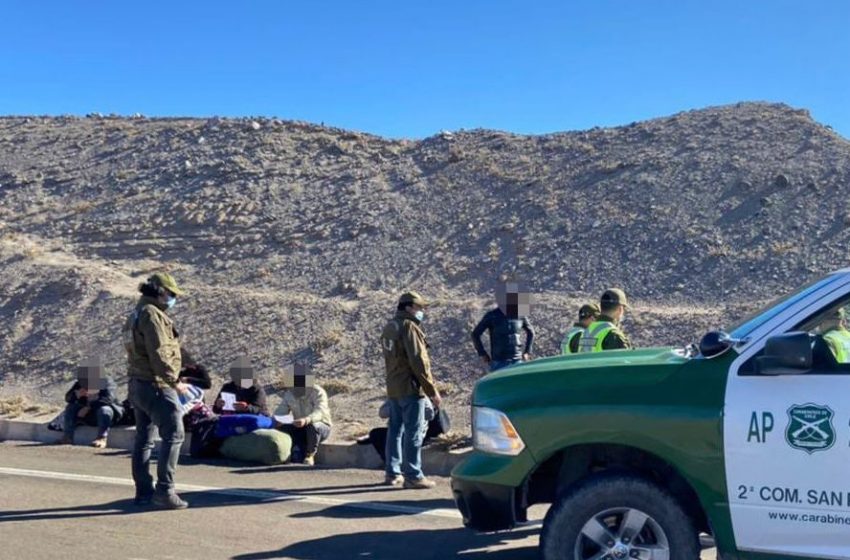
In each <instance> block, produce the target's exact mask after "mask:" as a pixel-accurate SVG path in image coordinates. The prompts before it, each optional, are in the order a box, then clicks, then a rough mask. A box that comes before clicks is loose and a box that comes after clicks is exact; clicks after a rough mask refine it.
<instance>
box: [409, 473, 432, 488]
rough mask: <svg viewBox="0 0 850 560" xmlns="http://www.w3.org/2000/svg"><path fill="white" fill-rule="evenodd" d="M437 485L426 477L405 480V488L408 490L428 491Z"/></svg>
mask: <svg viewBox="0 0 850 560" xmlns="http://www.w3.org/2000/svg"><path fill="white" fill-rule="evenodd" d="M436 485H437V483H436V482H434V481H433V480H429V479H427V478H425V477H424V476H423V477H422V478H419V479H416V480H405V481H404V488H405V489H406V490H427V489H429V488H433V487H435V486H436Z"/></svg>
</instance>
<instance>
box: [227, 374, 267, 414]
mask: <svg viewBox="0 0 850 560" xmlns="http://www.w3.org/2000/svg"><path fill="white" fill-rule="evenodd" d="M222 393H234V394H235V395H236V400H237V401H242V402H244V403H247V404H248V410H245V411H243V412H242V414H263V415H265V416H271V415H270V414H269V407H268V405H267V404H266V392H265V390H264V389H263V388H262V387H261V386H259V385H253V386H251V387H248V388H247V389H243V388H242V387H240V386H238V385H237V384H236V383H234V382H233V381H230V382H228V383H225V384H224V385H223V386H222V387H221V391H219V392H218V396H217V397H216V398H215V400H216V401H218V399H220V398H221V394H222ZM213 412H215V413H216V414H238V412H233V411H230V410H227V411H222V409H221V408H220V407H219V406H218V405H214V406H213Z"/></svg>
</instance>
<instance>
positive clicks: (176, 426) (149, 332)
mask: <svg viewBox="0 0 850 560" xmlns="http://www.w3.org/2000/svg"><path fill="white" fill-rule="evenodd" d="M139 291H140V292H141V293H142V297H141V298H140V299H139V303H138V304H137V305H136V309H135V310H134V311H133V313H131V314H130V316H129V317H128V318H127V322H126V323H125V324H124V346H125V349H126V350H127V360H128V365H129V367H128V376H129V378H130V381H129V387H128V393H129V399H130V402H131V403H132V405H133V409H134V411H135V417H136V441H135V444H134V446H133V459H132V470H133V480H134V481H135V483H136V498H135V503H136V504H137V505H148V504H151V503H153V504H154V505H156V506H159V507H163V508H166V509H183V508H185V507H186V506H187V505H188V504H187V503H186V502H184V501H183V500H181V499H180V497H179V496H178V495H177V493H176V492H175V491H174V475H175V472H176V470H177V459H178V456H179V454H180V446H181V444H182V443H183V438H184V432H183V418H182V417H183V409H182V406H181V404H180V394H183V393H186V392H187V391H188V386H187V385H186V384H185V383H182V382H181V381H180V377H179V376H180V369H181V359H180V337H179V335H178V333H177V329H176V328H175V327H174V321H173V320H172V319H171V317H169V316H168V313H167V312H168V311H169V310H170V309H171V308H173V307H174V304H175V302H176V301H177V297H178V296H181V295H183V292H182V291H181V290H180V288H178V287H177V282H176V281H175V280H174V278H172V276H171V275H170V274H167V273H165V272H160V273H157V274H154V275H153V276H151V277H150V278H148V279H147V281H145V283H143V284H141V285H140V286H139ZM157 430H158V431H159V436H160V439H161V444H160V451H159V459H158V460H157V480H156V486H154V483H153V478H152V477H151V474H150V460H151V451H152V449H153V446H154V434H155V433H156V431H157Z"/></svg>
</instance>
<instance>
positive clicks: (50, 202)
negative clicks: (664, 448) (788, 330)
mask: <svg viewBox="0 0 850 560" xmlns="http://www.w3.org/2000/svg"><path fill="white" fill-rule="evenodd" d="M848 195H850V142H848V141H847V140H846V139H844V138H842V137H840V136H839V135H837V134H835V133H834V132H832V131H831V130H830V129H829V128H828V127H824V126H822V125H820V124H818V123H816V122H814V121H813V120H812V119H811V118H810V116H809V115H808V113H807V112H806V111H802V110H795V109H792V108H790V107H787V106H784V105H771V104H755V103H743V104H738V105H733V106H724V107H716V108H709V109H705V110H699V111H691V112H686V113H680V114H677V115H674V116H671V117H668V118H661V119H655V120H651V121H646V122H640V123H632V124H630V125H628V126H624V127H619V128H611V129H601V128H596V129H592V130H587V131H581V132H566V133H558V134H548V135H542V136H521V135H515V134H510V133H505V132H496V131H487V130H474V131H460V132H455V133H448V132H444V133H441V134H438V135H436V136H433V137H431V138H427V139H424V140H421V141H409V140H387V139H383V138H379V137H376V136H371V135H368V134H362V133H356V132H350V131H345V130H338V129H331V128H325V127H320V126H315V125H311V124H306V123H299V122H286V121H278V120H269V119H218V118H212V119H149V118H144V117H135V118H119V117H103V116H100V115H90V116H89V117H86V118H78V117H6V118H0V321H2V324H3V326H4V328H3V329H2V332H0V351H2V354H0V395H2V394H8V393H13V392H20V391H29V392H33V391H41V392H43V394H44V395H46V396H47V397H49V398H55V395H56V392H57V390H58V389H59V388H60V387H62V386H63V385H64V383H65V379H66V378H67V375H69V374H72V373H73V366H74V365H75V364H76V363H78V362H79V360H80V359H81V358H82V357H83V356H85V355H88V354H91V353H99V354H102V355H103V356H104V357H105V358H106V359H107V362H108V363H110V365H111V368H112V370H113V372H114V374H115V375H116V376H119V377H120V375H121V373H122V371H123V367H122V364H123V362H122V360H123V356H122V355H121V349H120V345H119V329H120V325H121V323H122V321H123V318H124V317H125V316H126V313H127V311H128V309H129V307H130V306H131V304H132V300H133V299H134V298H135V291H134V290H135V287H136V285H137V284H138V282H139V280H140V279H142V278H143V277H144V276H145V275H146V274H148V273H149V272H150V271H153V270H156V269H159V268H166V269H168V270H170V271H171V272H172V273H173V274H175V276H176V277H177V278H178V279H179V280H180V281H182V282H183V283H184V284H186V285H187V287H188V289H189V290H190V291H191V295H190V296H189V297H187V298H185V299H184V300H182V301H181V302H180V304H179V306H178V308H177V310H176V317H177V321H178V322H179V324H180V325H181V326H182V331H183V333H184V335H185V339H186V341H187V344H188V345H189V346H190V347H191V348H192V349H193V350H194V351H195V352H196V353H197V354H198V355H200V356H201V357H202V358H203V360H204V361H205V362H207V363H209V364H210V365H212V366H213V368H214V369H215V370H216V371H218V372H222V373H223V372H224V371H226V366H227V364H228V363H229V361H230V360H232V359H233V358H234V357H235V356H236V355H238V354H241V353H248V354H250V355H252V356H254V357H255V359H256V361H257V362H258V364H260V365H261V367H262V368H263V372H264V373H263V375H264V376H266V377H267V378H269V379H271V378H272V377H274V372H275V371H276V370H277V369H279V367H280V365H281V364H282V363H284V362H285V361H287V360H289V359H291V358H292V356H293V355H296V354H299V353H300V354H302V355H310V356H311V357H312V358H313V360H314V361H315V369H316V372H317V373H318V375H319V377H320V378H321V379H324V380H325V382H326V383H330V384H331V385H332V386H333V387H334V392H335V393H336V395H335V397H334V399H335V400H334V402H335V403H336V404H337V408H338V409H339V410H340V413H339V415H340V416H341V417H342V418H343V419H351V420H354V419H357V418H358V417H362V416H364V415H365V416H368V417H369V421H371V416H372V413H373V411H372V408H373V406H372V405H373V404H374V403H376V402H377V401H378V400H379V398H380V389H381V386H382V365H381V362H380V353H379V349H378V346H377V343H376V339H377V333H378V331H379V329H380V326H381V324H382V321H383V320H384V319H385V318H386V317H387V316H388V315H389V314H390V313H391V311H392V308H393V307H394V300H395V297H396V295H397V294H398V293H399V291H400V290H402V289H404V288H407V287H411V288H415V289H418V290H420V291H422V292H423V293H424V294H426V295H427V296H429V297H432V298H434V299H436V301H437V303H438V305H436V306H435V307H434V308H433V309H432V310H431V312H430V315H429V319H428V322H427V324H426V328H427V330H428V332H429V335H430V337H431V341H432V344H433V346H434V361H435V364H436V372H437V373H438V375H439V376H440V377H441V378H442V379H444V380H445V383H446V384H447V387H446V388H447V391H449V392H453V393H454V395H455V397H456V398H455V401H456V402H457V403H458V404H459V406H462V405H463V403H464V402H465V400H466V396H467V394H468V391H469V389H470V387H471V381H472V379H474V378H476V377H478V376H479V375H480V374H481V369H480V367H479V366H478V364H477V361H476V360H475V355H474V352H473V351H472V350H471V345H470V344H469V340H468V331H469V329H470V328H471V326H472V325H473V324H474V322H475V321H476V320H477V318H478V316H479V315H480V314H481V313H482V310H484V309H485V308H486V307H487V306H489V305H490V304H491V300H492V290H493V287H494V284H495V282H496V281H497V280H498V279H499V278H506V277H518V278H521V279H524V280H525V281H526V282H527V283H528V285H529V286H530V287H531V288H532V290H533V291H534V292H536V293H537V294H539V295H538V304H537V307H536V311H535V313H534V317H533V322H534V323H535V324H536V326H537V327H538V330H539V340H540V345H539V354H551V353H554V352H555V349H556V346H557V341H558V339H559V338H560V335H561V333H562V331H563V329H564V328H565V327H566V326H567V325H568V324H569V323H570V321H571V320H572V316H573V315H574V313H575V310H576V308H577V306H578V305H579V304H580V303H581V302H582V301H584V300H585V299H588V298H594V299H595V298H596V297H597V296H598V293H599V292H601V290H602V289H604V288H605V287H607V286H621V287H623V288H624V289H625V290H626V291H627V292H628V293H629V294H630V296H632V297H633V298H634V300H635V301H636V303H637V309H636V313H635V314H634V315H633V317H632V318H630V319H629V322H628V323H627V326H626V328H627V329H628V330H630V331H631V332H632V334H633V338H634V339H635V340H636V341H637V342H638V343H640V344H668V343H669V344H680V343H685V342H688V341H690V340H691V339H693V338H695V337H697V336H699V334H700V333H701V332H703V331H704V330H705V329H707V328H709V327H711V326H715V325H719V324H724V323H728V322H729V321H731V320H732V319H733V318H734V317H735V316H736V315H739V314H740V313H741V310H742V308H744V307H751V306H753V305H754V304H755V303H757V302H758V301H761V300H764V299H768V298H770V297H772V296H773V295H774V294H775V293H777V292H783V291H786V290H788V289H791V288H792V287H794V286H796V285H797V284H799V283H801V282H803V281H805V280H808V279H809V278H811V277H812V276H816V275H819V274H821V273H823V272H825V271H828V270H831V269H835V268H838V267H843V266H845V265H846V264H847V256H846V246H847V245H848V241H850V203H847V202H846V200H850V198H848ZM364 402H366V403H368V404H367V408H366V410H365V412H364V409H363V404H362V403H364ZM459 410H460V409H459ZM458 414H459V415H463V416H465V412H464V413H461V412H459V413H458ZM367 423H368V422H367Z"/></svg>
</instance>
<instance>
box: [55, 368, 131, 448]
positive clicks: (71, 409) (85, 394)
mask: <svg viewBox="0 0 850 560" xmlns="http://www.w3.org/2000/svg"><path fill="white" fill-rule="evenodd" d="M116 392H117V387H116V385H115V382H114V381H113V380H112V379H111V378H109V377H106V376H104V375H103V365H102V364H101V363H100V361H99V360H90V361H88V362H86V363H85V364H84V365H82V366H80V367H79V368H77V381H76V382H75V383H74V385H73V386H71V388H70V389H69V390H68V392H67V393H65V402H66V403H68V404H67V406H66V407H65V414H64V425H63V431H64V435H63V436H62V439H61V441H60V443H61V444H64V445H71V444H73V443H74V432H75V431H76V429H77V425H78V424H86V425H89V426H97V437H95V439H94V441H92V443H91V445H92V446H93V447H96V448H98V449H103V448H105V447H106V439H107V437H108V436H109V428H110V427H111V426H114V425H115V424H117V423H118V421H119V420H121V416H122V414H123V413H124V410H123V408H122V407H121V401H119V400H118V397H117V394H116Z"/></svg>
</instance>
